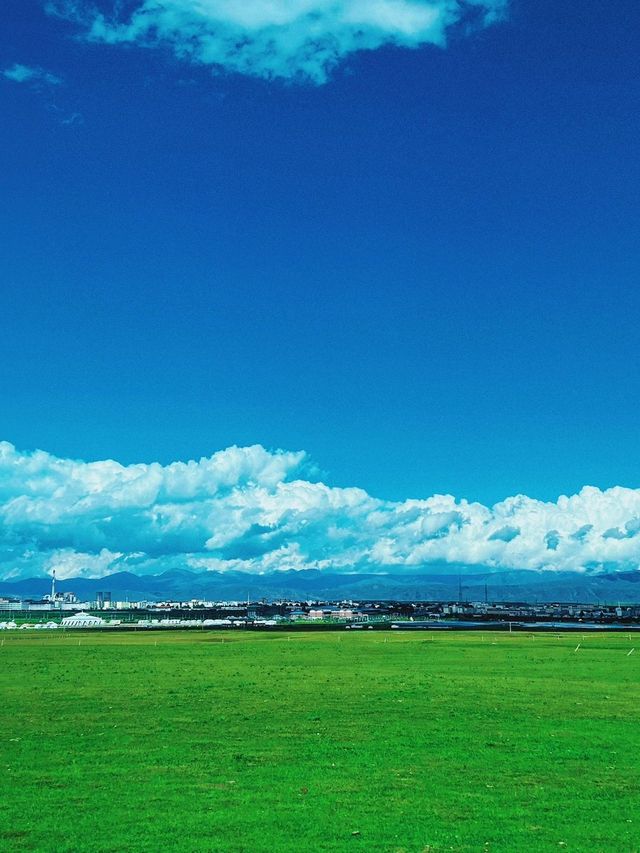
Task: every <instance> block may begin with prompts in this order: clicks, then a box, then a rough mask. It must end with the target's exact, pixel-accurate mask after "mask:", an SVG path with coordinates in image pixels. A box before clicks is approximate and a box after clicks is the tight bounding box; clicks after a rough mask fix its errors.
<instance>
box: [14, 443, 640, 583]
mask: <svg viewBox="0 0 640 853" xmlns="http://www.w3.org/2000/svg"><path fill="white" fill-rule="evenodd" d="M306 471H308V462H307V459H306V457H305V454H304V453H291V452H284V451H275V452H269V451H267V450H265V449H264V448H263V447H260V446H254V447H243V448H240V447H230V448H228V449H227V450H222V451H220V452H218V453H215V454H214V455H213V456H211V457H209V458H204V459H200V460H199V461H197V462H196V461H191V462H174V463H172V464H170V465H166V466H162V465H160V464H158V463H152V464H148V465H147V464H139V465H128V466H123V465H120V464H119V463H117V462H114V461H105V462H82V461H75V460H71V459H61V458H57V457H55V456H52V455H50V454H48V453H45V452H42V451H36V452H34V453H24V452H20V451H18V450H16V448H15V447H13V445H11V444H9V443H6V442H2V443H0V577H2V578H5V579H9V578H18V577H25V576H29V575H34V574H42V573H47V572H50V571H51V570H52V569H54V568H55V569H56V570H57V574H58V576H59V577H75V576H79V575H83V576H90V577H99V576H101V575H104V574H108V573H109V572H112V571H116V570H121V569H129V570H132V571H136V572H138V573H140V574H146V573H157V572H160V571H163V570H166V569H168V568H172V567H183V568H189V569H192V570H199V569H200V570H218V571H225V570H230V569H235V570H243V571H253V572H264V571H271V570H287V569H305V568H315V569H325V570H333V571H368V572H370V571H405V572H411V573H416V572H419V571H422V570H425V571H428V570H429V567H430V566H434V565H442V564H443V563H444V564H448V565H451V566H452V567H455V570H456V571H457V570H458V567H459V566H460V565H464V566H467V567H474V566H476V567H478V568H482V569H486V568H493V569H513V568H521V569H555V570H598V569H602V568H636V567H637V565H638V562H639V561H640V490H635V489H628V488H622V487H615V488H612V489H608V490H606V491H601V490H600V489H597V488H594V487H590V486H586V487H585V488H583V489H582V491H581V492H580V493H579V494H577V495H573V496H572V497H566V496H562V497H560V498H559V499H558V500H557V501H556V502H554V503H545V502H542V501H537V500H533V499H532V498H528V497H526V496H523V495H519V496H517V497H512V498H507V499H506V500H504V501H502V502H501V503H498V504H496V505H495V506H493V507H487V506H483V505H482V504H479V503H471V502H468V501H466V500H456V499H455V498H454V497H452V496H451V495H434V496H433V497H430V498H427V499H426V500H406V501H403V502H391V501H383V500H379V499H376V498H374V497H371V496H370V495H369V494H367V493H366V492H365V491H363V490H362V489H358V488H346V489H343V488H331V487H329V486H327V485H325V484H324V483H322V482H317V481H313V479H311V478H310V477H309V475H308V474H306V475H305V472H306Z"/></svg>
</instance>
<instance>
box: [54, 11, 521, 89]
mask: <svg viewBox="0 0 640 853" xmlns="http://www.w3.org/2000/svg"><path fill="white" fill-rule="evenodd" d="M506 3H507V0H285V2H274V0H241V2H238V0H143V2H140V0H138V2H136V3H134V4H133V8H132V4H130V3H127V4H122V3H112V4H111V5H112V8H111V12H110V14H105V13H103V12H98V11H96V10H95V8H94V7H93V4H90V3H88V2H85V0H57V2H52V3H50V4H49V7H50V9H51V10H52V11H57V12H58V13H61V14H65V15H66V16H67V17H74V18H75V19H76V20H80V21H81V22H82V23H83V24H84V25H85V27H86V35H87V37H88V38H89V39H91V40H94V41H100V42H106V43H109V44H118V43H130V44H133V43H135V44H140V45H146V46H158V45H166V46H169V47H170V48H171V49H172V50H173V51H174V53H175V54H176V56H178V57H179V58H180V59H186V60H189V61H191V62H194V63H198V64H202V65H208V66H213V67H216V68H218V69H224V70H227V71H231V72H236V73H240V74H249V75H254V76H257V77H264V78H268V79H271V78H302V79H307V80H312V81H314V82H316V83H322V82H324V81H325V80H326V78H327V74H328V73H329V72H330V70H331V69H332V68H333V67H334V66H335V65H337V63H338V62H339V61H340V60H341V59H343V58H344V57H346V56H348V55H349V54H350V53H353V52H355V51H359V50H374V49H376V48H378V47H381V46H382V45H386V44H393V45H397V46H401V47H408V48H414V47H418V46H420V45H424V44H436V45H444V43H445V40H446V34H447V30H448V29H450V28H451V27H452V26H454V25H456V24H459V23H461V22H463V23H465V24H468V25H476V26H479V25H486V24H488V23H491V22H492V21H495V20H496V19H497V18H499V17H500V16H501V15H502V14H503V13H504V10H505V7H506ZM123 8H125V9H127V10H128V12H127V14H122V13H121V10H122V9H123Z"/></svg>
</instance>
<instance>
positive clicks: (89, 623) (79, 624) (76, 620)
mask: <svg viewBox="0 0 640 853" xmlns="http://www.w3.org/2000/svg"><path fill="white" fill-rule="evenodd" d="M104 624H106V623H105V621H104V619H101V618H100V616H92V615H91V614H90V613H75V614H74V615H73V616H66V617H65V618H64V619H63V620H62V627H63V628H99V627H100V626H101V625H104Z"/></svg>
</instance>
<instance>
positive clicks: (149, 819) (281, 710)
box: [0, 632, 640, 853]
mask: <svg viewBox="0 0 640 853" xmlns="http://www.w3.org/2000/svg"><path fill="white" fill-rule="evenodd" d="M43 634H44V632H42V633H39V634H37V635H36V634H30V635H27V636H25V632H20V633H9V632H6V633H3V634H2V635H1V639H0V642H2V645H1V646H0V850H2V851H4V853H7V851H56V853H84V851H105V853H106V851H128V852H129V851H130V853H137V851H151V852H153V851H209V853H216V852H217V851H220V853H236V851H247V853H249V851H255V852H256V853H257V852H258V851H292V853H293V851H296V853H300V851H334V850H335V851H407V853H408V851H411V853H414V852H415V853H422V851H430V853H435V851H452V850H453V851H518V853H523V851H547V850H548V851H580V853H584V852H585V851H607V852H608V851H638V850H640V766H639V760H638V759H639V754H640V721H639V716H640V714H639V709H640V648H638V649H637V651H636V652H635V653H632V654H629V651H630V649H631V648H632V647H633V645H634V643H635V642H638V641H640V637H638V636H637V635H636V636H633V635H631V637H630V638H629V637H628V636H627V635H626V634H605V635H592V634H585V635H584V637H582V636H580V635H567V634H562V635H559V636H557V635H555V634H538V635H531V634H508V633H507V634H505V633H499V634H491V633H485V634H480V633H447V634H438V633H433V634H427V633H422V632H415V633H409V632H407V633H403V632H369V633H366V632H365V633H351V632H335V633H323V634H317V633H295V634H291V635H288V634H286V633H263V634H256V633H249V632H247V633H242V632H239V633H231V632H226V633H215V632H211V633H207V632H202V633H197V634H194V633H187V632H182V633H181V632H175V633H174V632H167V633H116V634H102V633H82V634H78V633H71V632H67V633H65V634H62V633H54V632H51V633H50V634H47V635H46V636H44V635H43ZM578 643H580V648H579V649H578V650H577V651H575V648H576V646H577V645H578Z"/></svg>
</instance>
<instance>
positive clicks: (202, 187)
mask: <svg viewBox="0 0 640 853" xmlns="http://www.w3.org/2000/svg"><path fill="white" fill-rule="evenodd" d="M394 2H395V11H393V14H391V13H390V12H389V10H388V9H385V7H386V6H389V8H391V7H393V6H394ZM297 3H301V4H302V5H301V8H302V7H305V8H308V9H310V10H311V11H314V9H315V10H316V11H317V12H318V10H320V11H319V12H318V14H317V16H316V18H315V19H313V20H315V22H316V23H315V24H314V26H317V27H321V28H323V29H322V30H321V36H318V35H317V33H318V30H316V31H315V32H316V36H315V37H316V43H315V44H316V48H314V51H310V50H309V49H308V42H306V41H305V39H307V38H308V37H307V33H306V30H305V27H309V26H310V23H309V21H310V20H311V19H309V18H303V19H302V21H300V20H298V19H296V20H295V21H292V20H285V21H282V20H280V19H277V20H276V21H275V23H274V21H268V22H267V23H268V24H269V27H270V29H268V33H269V38H270V39H271V41H270V42H269V44H270V45H271V47H270V49H269V50H266V49H265V47H264V39H265V38H266V37H265V35H264V33H265V32H267V30H265V29H264V26H263V25H264V20H263V21H262V24H261V25H260V26H257V24H256V21H255V20H253V21H248V20H244V19H243V20H240V21H238V20H237V15H236V13H237V11H238V9H239V8H240V4H237V3H233V2H225V0H219V2H216V3H214V4H212V5H213V7H216V8H218V7H219V9H220V10H221V11H220V15H219V16H218V18H216V20H215V21H214V22H213V23H211V22H209V24H210V26H209V29H208V30H206V28H205V30H206V37H202V38H201V39H200V41H199V42H197V44H196V47H195V48H194V47H193V46H192V45H193V40H192V41H191V42H190V41H189V32H190V31H189V27H190V26H191V24H192V23H193V21H192V19H191V18H190V17H189V16H190V15H192V14H193V3H191V2H190V0H163V2H162V3H160V4H159V6H160V7H164V12H165V17H164V18H163V19H160V18H157V17H156V18H154V17H153V15H157V4H156V7H155V9H156V11H155V12H154V11H153V9H152V6H153V4H150V3H148V4H146V12H145V9H144V8H143V3H142V0H132V2H129V3H126V4H124V8H123V12H122V15H121V17H120V18H119V19H118V20H116V19H114V18H113V14H112V13H113V9H114V4H113V2H106V0H102V2H100V3H98V4H97V6H98V7H99V10H101V12H102V17H100V16H99V15H98V13H97V12H96V11H95V8H94V10H93V11H92V9H91V8H90V7H89V4H85V3H83V2H76V3H73V4H60V3H59V4H57V6H56V9H57V13H56V14H54V11H56V10H54V8H53V6H52V4H47V3H44V2H41V1H40V0H5V3H4V4H3V10H2V12H1V13H0V14H1V16H2V19H3V26H2V28H1V33H0V69H2V71H3V72H4V73H3V74H2V75H0V107H1V110H2V116H3V121H2V127H1V128H0V175H1V177H0V181H1V186H2V197H3V201H4V204H3V205H2V207H1V208H0V218H1V219H0V229H1V233H2V234H3V238H4V239H3V247H2V254H1V256H0V258H1V268H0V274H1V276H2V282H3V286H2V316H3V324H2V329H3V333H2V336H1V338H0V350H1V353H0V355H1V359H2V362H1V363H2V370H1V371H0V437H1V438H4V439H6V440H7V441H10V442H11V443H12V444H13V445H15V446H17V447H18V448H21V449H22V450H26V451H28V450H32V449H35V448H43V449H46V450H47V451H49V452H50V453H51V454H53V455H54V456H55V457H59V458H63V459H64V458H72V459H82V460H87V461H88V460H100V459H107V458H114V459H117V460H118V461H119V462H121V463H123V464H125V465H126V464H130V463H133V462H147V463H151V462H159V463H161V464H162V465H166V464H168V463H170V462H172V461H173V460H176V459H184V460H187V459H192V458H193V459H199V458H200V457H203V456H207V457H208V456H210V455H211V454H213V453H214V452H215V451H218V450H220V449H222V448H225V447H228V446H230V445H239V446H250V445H255V444H260V445H263V446H264V447H266V448H270V449H275V448H283V449H286V450H289V451H299V450H303V451H305V453H306V454H307V457H308V459H310V460H311V463H312V464H314V465H315V466H316V468H317V470H316V471H315V473H314V474H313V476H311V474H309V473H308V472H307V476H309V477H310V479H315V480H317V479H322V480H323V481H324V482H325V483H327V484H328V485H330V486H339V487H351V486H357V487H360V488H362V489H364V490H366V492H367V493H368V494H370V495H373V496H375V497H376V498H381V499H385V500H388V501H401V500H404V499H406V498H428V497H429V496H430V495H432V494H434V493H439V494H452V495H455V496H456V497H457V498H458V499H465V498H466V499H468V500H470V501H478V502H481V503H482V504H485V505H487V506H490V505H491V504H493V503H495V502H496V501H500V500H502V499H503V498H505V497H506V496H508V495H516V494H520V493H522V494H526V495H528V496H530V497H531V498H534V499H539V500H541V501H555V500H556V499H557V497H558V496H559V495H562V494H574V493H577V492H578V491H579V490H580V489H581V488H582V487H583V486H585V485H590V486H595V487H598V488H600V489H606V488H608V487H611V486H625V487H632V488H635V487H637V486H638V485H639V482H638V481H639V475H638V450H637V447H638V442H637V437H638V404H637V400H638V394H639V391H640V388H639V385H640V381H639V377H640V370H639V365H638V361H639V352H640V349H639V347H638V339H637V317H638V309H639V308H640V305H639V302H640V289H639V288H638V279H639V272H640V262H639V253H638V246H639V245H640V234H639V233H638V232H639V227H638V221H639V220H638V198H639V197H640V194H639V183H640V182H639V171H640V165H639V164H640V156H639V155H640V152H639V151H638V139H639V138H640V126H639V125H640V118H639V116H640V111H639V109H638V107H639V106H640V98H639V95H640V82H639V79H638V73H637V72H638V64H637V33H638V31H640V7H638V4H637V3H635V2H630V0H628V2H627V0H619V2H614V3H612V2H610V0H591V2H589V3H588V4H585V3H582V2H580V3H579V2H577V0H575V2H574V0H567V2H549V0H535V2H534V0H517V2H512V3H510V4H509V5H508V6H507V8H502V3H500V2H498V0H486V2H485V0H479V2H478V3H477V4H476V5H475V6H474V8H473V9H471V11H470V13H469V14H466V15H463V14H462V13H459V14H453V13H450V15H449V19H447V20H445V19H442V18H435V19H432V18H429V17H428V16H427V17H425V10H427V11H429V14H431V13H432V12H433V10H434V9H435V11H436V12H437V11H439V10H440V6H439V5H438V3H437V2H436V3H435V6H434V7H433V8H432V7H431V6H430V5H429V4H427V3H425V2H423V0H413V2H410V0H397V2H396V0H379V1H378V2H377V3H371V4H369V5H368V6H366V4H365V6H363V5H362V3H359V2H357V0H344V2H342V3H337V4H327V3H326V2H323V0H296V3H293V4H291V5H292V6H293V7H295V6H296V4H297ZM275 5H276V7H277V5H278V4H275ZM268 6H269V4H264V3H261V1H260V0H251V3H248V4H245V5H244V6H243V7H242V8H244V9H245V10H246V9H248V10H249V12H251V11H254V12H255V14H256V16H258V17H259V16H260V15H262V17H263V18H264V15H265V14H267V13H266V12H265V8H267V7H268ZM271 6H273V4H271ZM328 6H331V7H332V8H333V9H334V11H335V9H338V11H339V12H340V14H338V12H336V16H337V17H336V18H335V19H334V18H333V17H332V15H333V12H331V14H329V13H326V8H327V7H328ZM94 7H95V4H94ZM254 7H255V8H254ZM316 7H317V8H316ZM400 7H402V8H400ZM323 10H324V11H323ZM372 10H373V11H372ZM399 10H400V11H402V15H401V16H400V15H399ZM343 13H344V14H343ZM396 13H398V14H396ZM169 14H171V15H172V16H173V17H172V18H171V21H170V22H169V23H167V21H169V18H168V16H169ZM269 14H270V13H269ZM225 16H226V17H225ZM234 16H235V17H234ZM372 16H373V17H372ZM376 16H377V17H376ZM394 16H395V17H394ZM400 18H402V20H400ZM354 20H355V21H356V23H355V24H354V23H353V21H354ZM163 21H164V23H163ZM176 22H177V23H176ZM159 23H160V24H161V25H162V26H164V31H162V32H163V39H162V43H161V44H152V43H151V42H150V38H151V36H150V33H152V32H154V33H155V32H158V25H159ZM151 25H153V27H155V29H153V28H150V27H151ZM261 27H262V29H261ZM160 30H161V28H160ZM238 33H240V34H241V35H242V34H244V37H245V42H244V47H243V48H242V51H241V52H240V53H238V50H240V49H239V48H238V50H237V51H235V52H234V50H231V49H230V47H229V45H230V44H237V43H238ZM274 33H275V35H274ZM445 36H446V45H445V44H444V43H443V39H444V38H445ZM322 39H324V41H323V40H322ZM186 45H191V46H190V47H188V48H187V47H186ZM301 45H302V46H301ZM318 45H320V47H318ZM357 47H365V48H367V49H366V50H364V51H359V50H355V48H357ZM211 60H213V61H215V62H216V63H218V64H216V65H212V64H210V61H211ZM220 62H223V66H224V67H221V66H220V64H219V63H220ZM327 63H328V64H327ZM625 519H626V520H627V521H628V520H629V518H628V516H625ZM625 519H620V523H623V522H624V521H625Z"/></svg>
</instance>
